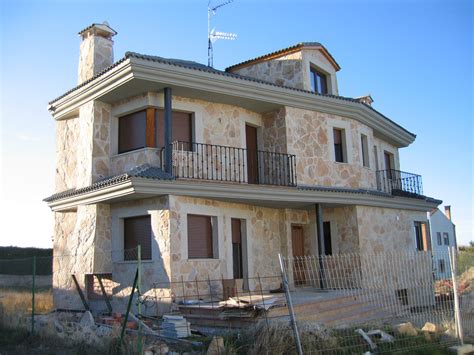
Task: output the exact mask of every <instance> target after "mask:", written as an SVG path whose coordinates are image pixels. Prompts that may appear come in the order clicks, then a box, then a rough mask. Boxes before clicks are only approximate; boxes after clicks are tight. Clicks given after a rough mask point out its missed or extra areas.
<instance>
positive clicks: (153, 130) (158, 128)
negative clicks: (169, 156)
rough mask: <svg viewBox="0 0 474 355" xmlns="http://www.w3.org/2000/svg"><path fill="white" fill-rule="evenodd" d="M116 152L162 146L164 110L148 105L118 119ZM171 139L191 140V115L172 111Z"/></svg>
mask: <svg viewBox="0 0 474 355" xmlns="http://www.w3.org/2000/svg"><path fill="white" fill-rule="evenodd" d="M118 126H119V129H118V130H119V139H118V152H119V153H125V152H129V151H132V150H136V149H141V148H145V147H150V148H162V147H164V145H165V122H164V110H161V109H155V108H153V107H150V108H148V109H146V110H142V111H138V112H134V113H131V114H129V115H126V116H123V117H120V118H119V120H118ZM172 131H173V132H172V139H171V140H172V141H182V142H189V143H191V142H192V138H193V115H192V114H191V113H187V112H178V111H173V114H172Z"/></svg>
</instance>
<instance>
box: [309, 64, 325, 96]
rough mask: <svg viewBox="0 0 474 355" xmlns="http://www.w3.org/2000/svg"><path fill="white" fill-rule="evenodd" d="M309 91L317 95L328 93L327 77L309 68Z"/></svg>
mask: <svg viewBox="0 0 474 355" xmlns="http://www.w3.org/2000/svg"><path fill="white" fill-rule="evenodd" d="M310 76H311V77H310V80H311V90H312V91H314V92H317V93H318V94H327V93H328V83H327V76H326V74H323V73H322V72H320V71H319V70H317V69H315V68H311V73H310Z"/></svg>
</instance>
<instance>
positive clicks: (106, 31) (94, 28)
mask: <svg viewBox="0 0 474 355" xmlns="http://www.w3.org/2000/svg"><path fill="white" fill-rule="evenodd" d="M88 33H92V34H96V35H99V36H102V37H106V38H111V37H113V36H115V35H116V34H117V31H115V30H114V29H113V28H112V27H110V26H109V23H108V22H107V21H104V22H103V23H93V24H92V25H90V26H87V27H86V28H84V29H83V30H81V31H79V33H78V35H79V36H84V35H86V34H88Z"/></svg>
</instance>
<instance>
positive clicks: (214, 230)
mask: <svg viewBox="0 0 474 355" xmlns="http://www.w3.org/2000/svg"><path fill="white" fill-rule="evenodd" d="M189 216H195V217H205V218H209V219H210V226H211V236H210V238H211V243H210V244H211V254H210V255H211V256H195V255H193V256H190V254H191V253H190V252H189V251H190V249H191V248H190V229H189V227H190V223H189ZM186 223H187V235H186V239H187V244H186V248H187V259H188V260H215V259H219V249H218V225H217V223H218V222H217V216H213V215H206V214H201V213H188V214H186Z"/></svg>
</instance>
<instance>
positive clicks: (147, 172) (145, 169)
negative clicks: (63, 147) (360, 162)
mask: <svg viewBox="0 0 474 355" xmlns="http://www.w3.org/2000/svg"><path fill="white" fill-rule="evenodd" d="M130 178H143V179H150V180H168V181H170V180H175V178H174V177H173V176H171V175H170V174H168V173H165V172H164V171H163V170H162V169H161V168H158V167H154V166H151V165H149V164H143V165H139V166H137V167H135V168H133V169H131V170H130V171H128V172H126V173H124V174H120V175H116V176H111V177H108V178H105V179H103V180H100V181H98V182H96V183H94V184H92V185H90V186H87V187H83V188H79V189H69V190H66V191H62V192H59V193H56V194H54V195H51V196H49V197H47V198H45V199H44V200H43V201H45V202H53V201H56V200H60V199H63V198H68V197H73V196H77V195H81V194H84V193H87V192H92V191H97V190H100V189H102V188H105V187H109V186H112V185H116V184H120V183H122V182H125V181H128V180H129V179H130ZM294 189H297V190H301V191H327V192H342V193H349V194H368V195H373V196H380V197H386V198H392V197H393V196H392V195H390V194H388V193H385V192H381V191H377V190H370V189H351V188H345V187H335V186H317V185H300V186H297V187H295V188H294ZM416 198H418V199H421V200H425V201H427V202H436V203H441V202H442V201H439V200H436V199H433V198H431V197H426V196H421V195H419V196H416Z"/></svg>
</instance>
